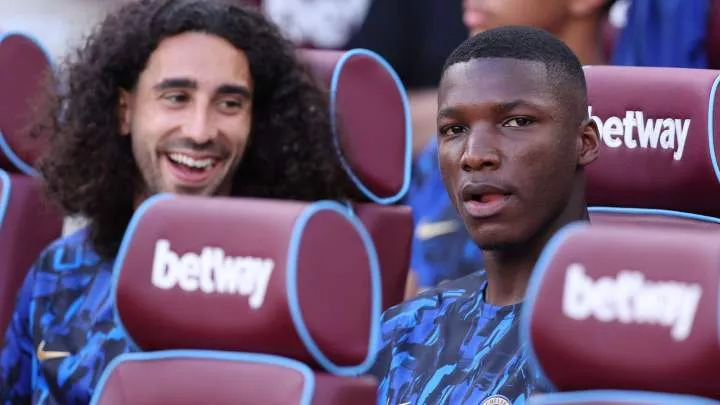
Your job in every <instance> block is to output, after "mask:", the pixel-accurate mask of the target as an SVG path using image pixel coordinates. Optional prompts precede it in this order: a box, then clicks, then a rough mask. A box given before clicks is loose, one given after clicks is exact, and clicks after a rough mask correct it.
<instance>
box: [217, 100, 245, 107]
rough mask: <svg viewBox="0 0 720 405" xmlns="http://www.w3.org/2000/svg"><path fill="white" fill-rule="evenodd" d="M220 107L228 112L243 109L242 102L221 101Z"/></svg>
mask: <svg viewBox="0 0 720 405" xmlns="http://www.w3.org/2000/svg"><path fill="white" fill-rule="evenodd" d="M220 106H221V107H222V108H224V109H227V110H236V109H238V108H240V107H242V102H240V101H238V100H232V99H230V100H222V101H220Z"/></svg>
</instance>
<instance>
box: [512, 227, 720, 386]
mask: <svg viewBox="0 0 720 405" xmlns="http://www.w3.org/2000/svg"><path fill="white" fill-rule="evenodd" d="M719 252H720V228H715V229H713V230H706V229H703V230H701V229H695V230H689V229H682V228H681V229H677V228H676V229H671V228H668V229H657V228H654V227H653V228H645V227H632V226H629V225H628V226H622V225H617V224H615V225H597V224H595V225H586V224H581V225H577V224H575V225H570V226H568V227H566V228H565V229H563V230H561V231H560V232H558V234H557V235H556V236H555V237H554V238H553V239H552V240H551V242H550V243H549V244H548V246H547V247H546V249H545V250H544V251H543V253H542V255H541V257H540V260H539V261H538V264H537V266H536V267H535V269H534V270H533V275H532V278H531V281H530V286H529V288H528V293H527V299H526V302H525V304H524V308H523V314H522V322H521V334H523V339H526V340H524V341H529V342H530V347H531V353H532V356H533V357H534V359H535V360H536V361H537V365H538V366H539V369H540V370H542V372H544V374H545V376H547V377H548V378H549V380H550V381H551V382H552V383H553V385H554V386H555V387H556V388H557V389H558V390H559V391H583V390H593V389H621V390H639V391H657V392H666V393H675V394H692V395H698V396H706V397H712V398H720V391H718V390H717V381H718V378H720V361H718V359H720V336H718V327H719V326H720V325H718V316H719V315H720V314H719V313H718V305H719V304H718V299H719V298H720V295H719V294H718V287H719V286H720V253H719Z"/></svg>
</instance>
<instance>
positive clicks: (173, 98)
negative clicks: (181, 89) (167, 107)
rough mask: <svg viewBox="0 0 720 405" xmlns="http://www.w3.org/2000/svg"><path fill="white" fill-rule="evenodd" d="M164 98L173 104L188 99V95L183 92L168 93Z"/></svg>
mask: <svg viewBox="0 0 720 405" xmlns="http://www.w3.org/2000/svg"><path fill="white" fill-rule="evenodd" d="M163 98H164V99H165V100H167V101H169V102H170V103H172V104H181V103H184V102H186V101H188V97H187V95H185V94H183V93H168V94H166V95H165V96H164V97H163Z"/></svg>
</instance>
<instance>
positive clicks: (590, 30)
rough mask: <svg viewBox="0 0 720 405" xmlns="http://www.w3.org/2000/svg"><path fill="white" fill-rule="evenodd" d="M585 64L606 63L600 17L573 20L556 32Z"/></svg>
mask: <svg viewBox="0 0 720 405" xmlns="http://www.w3.org/2000/svg"><path fill="white" fill-rule="evenodd" d="M556 35H557V36H558V38H560V39H561V40H562V41H563V42H565V44H566V45H567V46H568V47H570V49H572V51H573V53H575V55H577V57H578V59H579V60H580V63H582V64H583V65H605V64H607V58H605V52H604V51H603V43H602V24H601V22H600V17H597V16H595V17H588V18H584V19H580V20H573V21H571V22H570V23H568V24H567V25H566V26H565V27H563V28H562V29H561V30H559V32H557V33H556Z"/></svg>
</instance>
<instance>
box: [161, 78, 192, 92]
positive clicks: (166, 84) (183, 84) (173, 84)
mask: <svg viewBox="0 0 720 405" xmlns="http://www.w3.org/2000/svg"><path fill="white" fill-rule="evenodd" d="M197 87H198V85H197V82H196V81H195V80H191V79H184V78H170V79H163V80H162V81H161V82H160V83H158V84H156V85H154V86H153V89H155V90H158V91H160V90H168V89H196V88H197Z"/></svg>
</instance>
